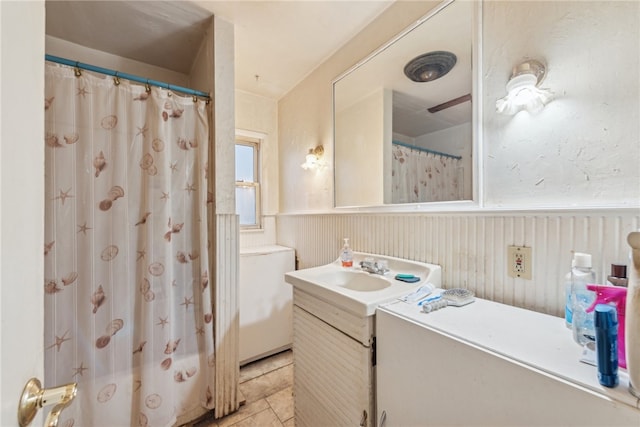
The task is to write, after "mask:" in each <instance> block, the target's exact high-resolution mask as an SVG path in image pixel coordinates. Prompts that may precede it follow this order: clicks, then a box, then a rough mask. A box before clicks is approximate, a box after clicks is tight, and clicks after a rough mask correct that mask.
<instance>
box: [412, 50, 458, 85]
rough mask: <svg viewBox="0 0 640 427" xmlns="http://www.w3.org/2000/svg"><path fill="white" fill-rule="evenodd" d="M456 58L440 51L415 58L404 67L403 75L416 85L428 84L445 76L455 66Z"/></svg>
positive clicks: (451, 54)
mask: <svg viewBox="0 0 640 427" xmlns="http://www.w3.org/2000/svg"><path fill="white" fill-rule="evenodd" d="M457 61H458V57H457V56H456V55H455V54H453V53H451V52H445V51H442V50H437V51H434V52H428V53H425V54H422V55H420V56H416V57H415V58H413V59H412V60H411V61H409V62H408V63H407V65H405V66H404V74H405V76H407V77H408V78H409V79H410V80H412V81H414V82H417V83H424V82H430V81H433V80H436V79H439V78H440V77H442V76H444V75H445V74H447V73H448V72H449V71H451V69H452V68H453V67H454V65H456V62H457Z"/></svg>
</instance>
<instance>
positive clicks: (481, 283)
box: [277, 209, 640, 316]
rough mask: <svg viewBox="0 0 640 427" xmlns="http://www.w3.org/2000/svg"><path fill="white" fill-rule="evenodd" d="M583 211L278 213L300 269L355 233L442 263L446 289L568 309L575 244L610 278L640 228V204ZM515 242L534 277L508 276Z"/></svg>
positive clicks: (281, 238) (283, 240)
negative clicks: (567, 280)
mask: <svg viewBox="0 0 640 427" xmlns="http://www.w3.org/2000/svg"><path fill="white" fill-rule="evenodd" d="M585 212H586V211H558V212H556V211H552V212H541V211H531V212H520V211H518V212H517V213H513V212H498V213H496V212H490V213H484V212H482V213H479V212H472V213H452V214H437V215H429V214H373V213H371V214H366V213H365V214H363V213H353V214H342V213H340V214H300V215H280V216H278V218H277V243H278V244H280V245H283V246H288V247H291V248H295V250H296V257H297V258H298V263H299V268H309V267H315V266H317V265H321V264H325V263H328V262H331V261H333V260H335V259H336V258H337V257H338V252H339V250H340V248H341V247H342V238H343V237H349V238H350V242H351V247H352V248H353V249H354V250H355V251H360V252H370V253H377V254H381V255H388V256H394V257H399V258H408V259H413V260H417V261H423V262H430V263H434V264H439V265H441V266H442V274H443V275H442V280H443V287H445V288H454V287H462V288H467V289H471V290H473V291H474V292H475V293H476V295H477V296H479V297H481V298H486V299H489V300H492V301H497V302H501V303H505V304H509V305H514V306H518V307H524V308H528V309H531V310H535V311H539V312H543V313H548V314H552V315H556V316H563V315H564V286H563V283H564V275H565V274H566V273H567V272H568V271H569V269H570V264H571V258H572V251H576V252H587V253H591V254H592V256H593V266H594V269H595V270H596V275H597V276H596V277H597V279H598V281H600V282H602V283H604V281H605V280H606V276H607V275H608V274H610V264H611V263H614V262H618V263H624V264H628V253H629V247H628V245H627V243H626V236H627V234H628V233H629V232H630V231H632V230H637V229H638V228H639V227H640V212H638V210H633V209H616V210H613V209H612V210H598V211H592V212H588V213H585ZM510 245H516V246H530V247H531V248H532V258H533V260H532V263H533V279H532V280H523V279H517V278H511V277H509V276H508V274H507V247H508V246H510Z"/></svg>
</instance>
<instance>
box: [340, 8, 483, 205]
mask: <svg viewBox="0 0 640 427" xmlns="http://www.w3.org/2000/svg"><path fill="white" fill-rule="evenodd" d="M474 3H475V2H468V1H453V2H451V1H449V2H443V3H442V4H440V5H439V6H437V7H436V8H435V9H433V10H432V11H430V12H429V13H428V14H427V15H426V16H425V17H423V18H421V19H420V20H418V21H417V22H416V24H415V25H413V26H411V27H409V28H407V29H406V30H405V31H403V33H402V34H400V35H398V36H397V37H396V38H394V40H392V41H390V42H389V43H387V44H386V45H384V46H382V47H381V48H380V49H378V50H377V51H376V52H374V53H373V54H372V55H370V56H369V57H367V58H365V59H364V60H363V61H361V62H360V63H359V64H357V65H356V66H355V67H353V68H352V69H350V70H348V71H346V72H345V73H344V74H343V75H342V76H340V77H338V78H337V79H336V80H335V81H334V83H333V96H334V98H333V99H334V110H333V111H334V117H333V119H334V122H333V123H334V142H335V145H334V156H335V158H334V165H335V169H334V173H335V175H334V179H335V206H336V207H355V206H378V205H383V204H385V205H386V204H400V203H404V204H406V203H428V202H444V201H459V200H471V199H472V198H473V176H474V175H475V170H474V169H475V168H476V166H475V164H474V161H473V152H474V142H473V141H474V137H473V132H472V130H473V120H472V117H473V105H474V101H475V100H472V94H473V90H472V89H473V83H472V82H473V80H474V79H473V72H472V71H473V66H472V46H473V44H474V37H473V35H472V31H473V28H474V21H473V17H474V7H475V6H474ZM425 54H430V55H427V56H426V57H423V58H419V59H418V62H417V63H411V64H410V61H411V60H412V59H414V58H417V57H420V56H423V55H425ZM447 66H452V68H451V69H450V70H449V71H447V70H446V68H447ZM405 68H407V70H406V72H405ZM412 74H414V75H415V76H414V78H415V79H416V80H428V81H417V82H416V81H413V80H411V79H410V78H409V77H408V76H411V75H412Z"/></svg>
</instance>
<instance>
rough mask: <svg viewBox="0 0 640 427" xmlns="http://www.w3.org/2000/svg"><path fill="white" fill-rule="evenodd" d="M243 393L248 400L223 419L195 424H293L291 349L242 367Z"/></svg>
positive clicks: (238, 426)
mask: <svg viewBox="0 0 640 427" xmlns="http://www.w3.org/2000/svg"><path fill="white" fill-rule="evenodd" d="M240 392H241V393H242V395H243V396H244V398H245V400H246V403H245V404H244V405H243V406H241V407H240V409H239V410H238V411H237V412H235V413H233V414H230V415H227V416H226V417H224V418H221V419H219V420H213V419H205V420H202V421H200V422H198V423H197V424H194V426H193V427H256V426H260V427H293V426H294V422H293V354H292V352H291V350H287V351H284V352H282V353H278V354H276V355H273V356H271V357H267V358H266V359H262V360H258V361H256V362H253V363H250V364H248V365H245V366H243V367H242V368H241V369H240Z"/></svg>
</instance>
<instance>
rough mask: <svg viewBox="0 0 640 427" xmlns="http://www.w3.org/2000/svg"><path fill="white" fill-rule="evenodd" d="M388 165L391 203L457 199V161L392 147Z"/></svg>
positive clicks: (460, 188) (459, 189)
mask: <svg viewBox="0 0 640 427" xmlns="http://www.w3.org/2000/svg"><path fill="white" fill-rule="evenodd" d="M392 153H393V157H392V163H391V164H392V166H391V174H392V177H391V201H392V203H422V202H441V201H450V200H461V199H462V195H463V184H462V182H463V181H462V176H461V174H462V166H461V161H460V159H456V158H452V157H446V156H441V155H437V154H433V153H427V152H424V151H420V150H414V149H412V148H409V147H404V146H401V145H396V144H393V148H392Z"/></svg>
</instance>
